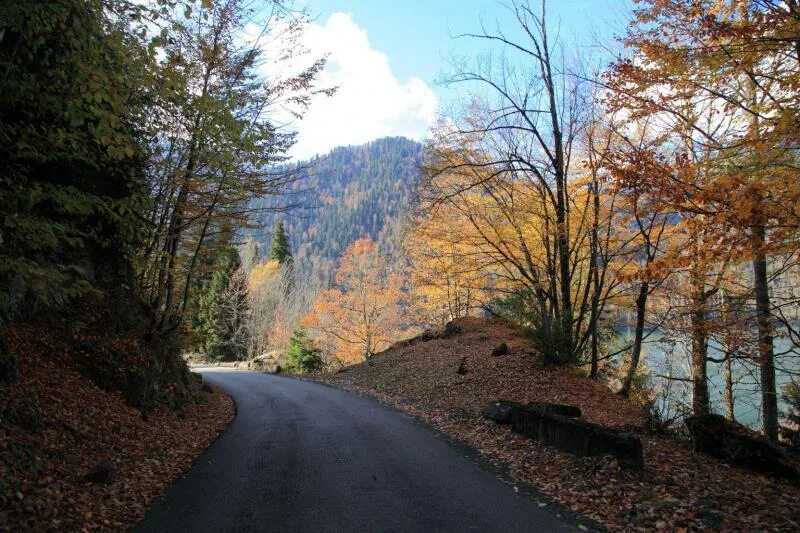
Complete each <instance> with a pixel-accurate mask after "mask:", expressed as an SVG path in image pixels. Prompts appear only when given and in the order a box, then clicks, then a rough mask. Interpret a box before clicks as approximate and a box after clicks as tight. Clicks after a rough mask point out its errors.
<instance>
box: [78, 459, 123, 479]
mask: <svg viewBox="0 0 800 533" xmlns="http://www.w3.org/2000/svg"><path fill="white" fill-rule="evenodd" d="M116 471H117V469H116V468H115V467H114V465H113V464H111V463H109V462H108V461H100V462H98V463H97V464H95V465H94V466H93V467H92V468H91V470H89V472H87V473H86V475H85V476H83V479H85V480H86V481H88V482H90V483H95V484H98V485H106V484H108V483H111V482H112V481H113V480H114V474H115V473H116Z"/></svg>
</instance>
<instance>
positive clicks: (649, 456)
mask: <svg viewBox="0 0 800 533" xmlns="http://www.w3.org/2000/svg"><path fill="white" fill-rule="evenodd" d="M457 326H458V328H460V329H461V333H460V334H458V335H454V336H450V337H447V336H439V337H434V338H431V339H430V340H427V341H423V340H416V341H413V342H405V343H398V344H397V345H395V346H394V347H393V348H391V349H390V350H387V351H386V352H383V353H382V354H378V355H377V356H375V357H374V358H373V360H372V361H371V363H370V364H362V365H358V366H356V367H351V368H349V369H348V370H347V371H346V372H343V373H339V374H336V375H332V376H325V377H323V378H321V379H322V380H324V381H326V382H328V383H330V384H333V385H337V386H340V387H342V388H346V389H349V390H352V391H355V392H358V393H361V394H365V395H368V396H372V397H374V398H376V399H378V400H380V401H382V402H384V403H387V404H389V405H393V406H395V407H398V408H399V409H401V410H403V411H406V412H408V413H409V414H411V415H414V416H416V417H418V418H420V419H422V420H425V421H426V422H428V423H430V424H432V425H433V426H435V427H436V428H438V429H439V430H441V431H442V432H444V433H446V434H448V435H450V436H452V437H455V438H457V439H459V440H461V441H463V442H465V443H467V444H469V445H471V446H472V447H474V448H476V449H477V450H478V451H479V452H480V453H481V454H482V455H483V456H484V458H486V459H487V460H489V461H490V462H492V463H495V464H500V465H503V466H505V467H506V468H507V469H508V470H509V471H510V472H511V474H512V475H513V476H514V477H515V478H517V479H519V480H522V481H526V482H529V483H531V484H533V485H535V486H537V487H538V488H539V489H540V490H541V491H542V492H543V493H545V494H547V495H548V496H549V497H551V498H552V499H553V500H555V501H557V502H559V503H561V504H563V505H566V506H568V507H570V508H571V509H573V510H574V511H576V512H578V513H580V514H583V515H585V516H587V517H589V518H592V519H594V520H596V521H597V522H599V523H601V524H603V525H605V526H606V527H608V528H609V529H610V530H614V531H623V530H624V531H652V530H664V531H688V530H697V529H723V530H726V531H754V530H770V531H797V530H798V529H800V514H799V511H798V507H797V502H798V501H800V487H799V486H798V485H793V484H791V483H790V482H787V481H783V480H774V479H770V478H766V477H763V476H761V475H759V474H757V473H753V472H750V471H747V470H744V469H741V468H737V467H731V466H728V465H726V464H724V463H721V462H719V461H717V460H715V459H713V458H711V457H708V456H705V455H701V454H695V453H694V452H693V451H692V450H691V446H690V444H689V443H688V442H686V441H684V440H680V439H678V438H675V437H670V436H661V435H643V436H642V443H643V445H644V453H645V469H644V471H642V472H635V471H630V470H625V469H622V468H620V466H619V465H618V463H617V462H616V460H614V459H612V458H606V457H603V458H580V457H575V456H572V455H570V454H567V453H563V452H559V451H557V450H555V449H554V448H549V447H547V446H543V445H541V444H539V443H537V442H536V441H533V440H531V439H527V438H524V437H521V436H519V435H516V434H514V433H511V432H510V431H509V429H508V427H507V426H499V425H497V424H494V423H493V422H491V421H488V420H486V419H484V418H482V417H481V415H480V410H481V408H482V407H483V405H484V404H485V403H486V402H488V401H491V400H495V399H505V400H512V401H520V402H528V401H548V402H555V403H566V404H570V405H576V406H578V407H580V408H581V411H582V412H583V417H584V418H585V419H587V420H589V421H592V422H595V423H599V424H603V425H606V426H612V427H620V426H634V427H635V426H640V425H641V424H642V413H641V412H640V411H639V409H637V408H636V406H634V405H633V404H632V403H630V402H629V401H627V400H625V399H623V398H620V397H619V396H617V395H615V394H613V393H611V392H610V391H609V390H608V389H607V388H606V387H605V386H603V385H602V384H600V383H597V382H594V381H591V380H589V379H586V378H583V377H581V376H579V375H578V374H577V373H576V372H575V371H573V370H572V369H568V368H542V367H541V365H540V364H539V362H538V355H537V353H536V350H535V348H534V346H532V345H531V343H530V341H528V340H527V339H526V338H524V337H523V336H521V335H520V334H519V333H518V332H517V331H515V330H514V329H513V328H512V327H510V326H508V325H507V324H505V323H503V322H500V321H498V320H484V319H473V318H468V319H462V320H459V321H457ZM501 342H506V343H507V345H508V353H507V354H506V355H503V356H501V357H492V355H491V352H492V349H493V348H495V347H496V346H498V344H499V343H501ZM463 359H466V364H465V366H466V368H467V373H466V374H464V375H459V373H458V368H459V366H460V362H461V361H462V360H463Z"/></svg>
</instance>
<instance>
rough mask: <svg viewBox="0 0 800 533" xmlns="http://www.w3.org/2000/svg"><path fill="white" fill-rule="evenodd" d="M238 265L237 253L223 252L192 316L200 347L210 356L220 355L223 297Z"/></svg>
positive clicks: (205, 284) (203, 288) (204, 286)
mask: <svg viewBox="0 0 800 533" xmlns="http://www.w3.org/2000/svg"><path fill="white" fill-rule="evenodd" d="M237 267H238V264H237V262H236V254H235V253H233V252H230V251H229V252H228V253H225V254H222V257H221V259H220V261H219V264H218V265H217V269H216V271H215V272H214V274H213V275H212V276H211V278H210V279H209V280H208V281H207V282H206V283H204V284H203V287H202V292H201V294H200V297H199V298H198V304H197V313H196V314H195V315H194V316H193V317H192V325H193V326H194V329H195V332H196V333H197V336H198V337H199V341H200V343H199V344H200V347H201V349H202V351H203V353H205V354H206V355H208V356H210V357H218V352H219V350H218V347H219V345H220V343H221V342H222V335H221V330H222V327H221V323H222V298H223V294H224V293H225V291H226V289H227V288H228V285H229V284H230V282H231V278H232V276H233V273H234V272H235V271H236V269H237Z"/></svg>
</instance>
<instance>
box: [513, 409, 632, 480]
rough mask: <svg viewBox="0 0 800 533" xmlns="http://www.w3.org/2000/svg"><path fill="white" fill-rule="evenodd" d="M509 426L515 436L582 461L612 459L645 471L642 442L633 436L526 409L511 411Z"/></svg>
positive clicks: (588, 423)
mask: <svg viewBox="0 0 800 533" xmlns="http://www.w3.org/2000/svg"><path fill="white" fill-rule="evenodd" d="M511 423H512V429H513V431H514V432H516V433H519V434H520V435H524V436H526V437H531V438H533V439H536V440H538V441H539V442H541V443H543V444H547V445H549V446H553V447H555V448H558V449H559V450H563V451H565V452H569V453H573V454H575V455H578V456H582V457H593V456H597V455H611V456H613V457H616V458H617V459H618V460H619V462H620V464H621V465H623V466H626V467H629V468H636V469H641V468H643V467H644V456H643V450H642V441H641V440H640V439H639V436H638V435H635V434H633V433H627V432H622V431H616V430H613V429H610V428H606V427H604V426H600V425H597V424H592V423H590V422H586V421H584V420H578V419H575V418H570V417H566V416H561V415H557V414H551V413H548V412H547V411H545V410H542V409H539V408H536V407H528V406H524V407H519V408H515V409H512V411H511Z"/></svg>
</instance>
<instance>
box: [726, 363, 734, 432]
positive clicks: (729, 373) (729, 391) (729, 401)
mask: <svg viewBox="0 0 800 533" xmlns="http://www.w3.org/2000/svg"><path fill="white" fill-rule="evenodd" d="M732 359H733V354H732V353H731V352H730V351H729V352H728V353H726V354H725V414H726V416H727V417H728V420H731V421H733V422H736V414H735V412H734V400H733V368H732V367H733V363H732Z"/></svg>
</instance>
